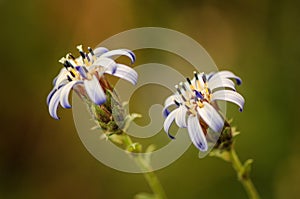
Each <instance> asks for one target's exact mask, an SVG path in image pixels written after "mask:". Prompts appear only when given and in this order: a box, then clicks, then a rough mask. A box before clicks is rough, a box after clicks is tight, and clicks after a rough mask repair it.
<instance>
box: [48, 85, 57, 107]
mask: <svg viewBox="0 0 300 199" xmlns="http://www.w3.org/2000/svg"><path fill="white" fill-rule="evenodd" d="M56 91H57V89H56V88H53V89H52V90H51V91H50V93H49V94H48V96H47V105H49V102H50V100H51V98H52V97H53V95H54V93H55V92H56Z"/></svg>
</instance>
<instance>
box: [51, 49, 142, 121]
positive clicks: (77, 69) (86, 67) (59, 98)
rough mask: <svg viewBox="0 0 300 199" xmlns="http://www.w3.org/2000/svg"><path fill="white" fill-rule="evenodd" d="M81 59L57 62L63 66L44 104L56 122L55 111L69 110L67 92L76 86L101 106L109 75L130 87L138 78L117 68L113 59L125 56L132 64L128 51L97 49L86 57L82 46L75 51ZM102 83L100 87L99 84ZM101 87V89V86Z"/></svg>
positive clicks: (121, 65)
mask: <svg viewBox="0 0 300 199" xmlns="http://www.w3.org/2000/svg"><path fill="white" fill-rule="evenodd" d="M77 48H78V50H79V53H80V57H78V58H75V57H74V56H73V55H72V54H67V56H66V57H63V58H62V59H61V60H60V61H59V62H60V63H62V64H63V65H64V68H62V69H61V71H60V72H59V74H58V75H57V77H56V78H55V79H54V80H53V89H52V91H51V92H50V93H49V95H48V97H47V104H48V109H49V113H50V115H51V116H52V117H53V118H55V119H59V118H58V116H57V108H58V105H59V104H60V105H61V106H62V107H63V108H71V105H70V103H69V100H68V97H69V93H70V91H71V90H72V89H73V88H74V87H75V86H76V85H79V86H80V87H81V88H80V89H81V91H82V92H84V95H85V96H87V97H88V98H89V99H90V100H91V101H92V102H93V103H95V104H97V105H101V104H103V103H104V102H105V101H106V94H105V90H106V86H107V85H105V84H103V82H106V81H105V80H104V77H103V75H104V74H105V73H106V74H110V75H113V76H116V77H120V78H122V79H125V80H127V81H129V82H131V83H132V84H136V82H137V78H138V75H137V73H136V72H135V70H133V69H132V68H130V67H128V66H126V65H124V64H119V63H116V62H115V61H114V59H112V57H113V56H122V55H123V56H127V57H128V58H129V59H130V60H131V63H133V62H134V61H135V55H134V53H133V52H131V51H130V50H127V49H118V50H111V51H109V50H108V49H106V48H103V47H99V48H96V49H95V50H92V49H91V48H88V50H89V53H85V52H84V51H83V50H82V46H78V47H77ZM101 82H102V83H101ZM102 84H103V85H102Z"/></svg>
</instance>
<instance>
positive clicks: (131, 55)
mask: <svg viewBox="0 0 300 199" xmlns="http://www.w3.org/2000/svg"><path fill="white" fill-rule="evenodd" d="M122 55H125V56H127V57H129V59H130V60H131V63H134V62H135V55H134V53H133V52H132V51H130V50H127V49H118V50H111V51H108V52H106V53H104V54H102V55H101V57H112V56H122Z"/></svg>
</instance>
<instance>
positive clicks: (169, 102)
mask: <svg viewBox="0 0 300 199" xmlns="http://www.w3.org/2000/svg"><path fill="white" fill-rule="evenodd" d="M174 100H177V101H179V102H180V97H179V96H178V95H177V94H175V95H171V96H169V97H168V98H167V99H166V100H165V106H164V109H163V111H162V112H163V116H164V117H167V116H168V115H169V113H170V111H169V110H168V108H169V107H170V106H172V105H175V103H174Z"/></svg>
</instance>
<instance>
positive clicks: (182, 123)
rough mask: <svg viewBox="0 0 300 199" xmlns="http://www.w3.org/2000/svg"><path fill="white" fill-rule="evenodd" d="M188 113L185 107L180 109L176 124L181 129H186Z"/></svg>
mask: <svg viewBox="0 0 300 199" xmlns="http://www.w3.org/2000/svg"><path fill="white" fill-rule="evenodd" d="M186 112H187V109H186V108H185V107H184V106H180V107H179V108H178V111H177V114H176V117H175V122H176V124H177V125H178V126H179V127H180V128H186Z"/></svg>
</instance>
